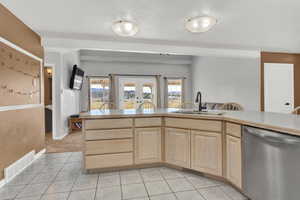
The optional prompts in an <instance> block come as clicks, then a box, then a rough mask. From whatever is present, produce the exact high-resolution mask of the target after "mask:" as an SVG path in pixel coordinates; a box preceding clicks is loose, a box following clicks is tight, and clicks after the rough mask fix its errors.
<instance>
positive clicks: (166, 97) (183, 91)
mask: <svg viewBox="0 0 300 200" xmlns="http://www.w3.org/2000/svg"><path fill="white" fill-rule="evenodd" d="M164 79H165V81H164V85H165V92H164V94H165V95H164V96H165V98H164V105H165V108H171V107H169V90H168V86H169V84H168V81H169V80H181V102H180V103H181V106H180V107H179V108H182V106H183V103H184V102H185V79H186V78H185V77H164Z"/></svg>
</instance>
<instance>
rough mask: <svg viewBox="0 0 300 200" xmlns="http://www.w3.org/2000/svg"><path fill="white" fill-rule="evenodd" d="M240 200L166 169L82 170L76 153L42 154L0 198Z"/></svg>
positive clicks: (223, 188)
mask: <svg viewBox="0 0 300 200" xmlns="http://www.w3.org/2000/svg"><path fill="white" fill-rule="evenodd" d="M125 199H128V200H129V199H130V200H245V199H246V198H245V197H244V196H243V195H241V194H240V193H239V192H237V191H236V190H235V189H233V188H232V187H230V186H229V185H226V184H224V183H221V182H218V181H215V180H212V179H208V178H205V177H202V176H199V175H196V174H193V173H190V172H187V171H178V170H175V169H170V168H166V167H157V168H147V169H140V170H124V171H119V172H107V173H99V174H85V173H83V170H82V155H81V153H80V152H73V153H71V152H69V153H54V154H45V155H43V157H41V158H40V159H38V160H37V161H35V162H34V163H33V164H31V165H30V166H29V167H28V168H26V170H24V171H23V172H22V173H21V174H20V175H18V176H17V177H16V178H14V179H13V180H12V181H11V182H9V183H8V184H7V185H6V186H4V187H2V188H0V200H125Z"/></svg>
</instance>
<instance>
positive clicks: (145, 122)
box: [135, 117, 161, 127]
mask: <svg viewBox="0 0 300 200" xmlns="http://www.w3.org/2000/svg"><path fill="white" fill-rule="evenodd" d="M135 126H136V127H145V126H161V118H160V117H151V118H150V117H149V118H136V119H135Z"/></svg>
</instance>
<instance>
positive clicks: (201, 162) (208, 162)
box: [191, 131, 222, 176]
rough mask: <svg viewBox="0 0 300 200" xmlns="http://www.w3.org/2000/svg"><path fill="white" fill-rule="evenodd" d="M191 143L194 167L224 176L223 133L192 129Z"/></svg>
mask: <svg viewBox="0 0 300 200" xmlns="http://www.w3.org/2000/svg"><path fill="white" fill-rule="evenodd" d="M191 143H192V146H191V149H192V150H191V154H192V156H191V167H192V169H195V170H197V171H201V172H204V173H209V174H213V175H218V176H222V135H221V133H214V132H205V131H192V138H191Z"/></svg>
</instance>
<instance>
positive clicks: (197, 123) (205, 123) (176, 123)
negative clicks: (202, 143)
mask: <svg viewBox="0 0 300 200" xmlns="http://www.w3.org/2000/svg"><path fill="white" fill-rule="evenodd" d="M166 126H169V127H178V128H188V129H199V130H207V131H217V132H221V131H222V122H221V121H214V120H201V119H181V118H166Z"/></svg>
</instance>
